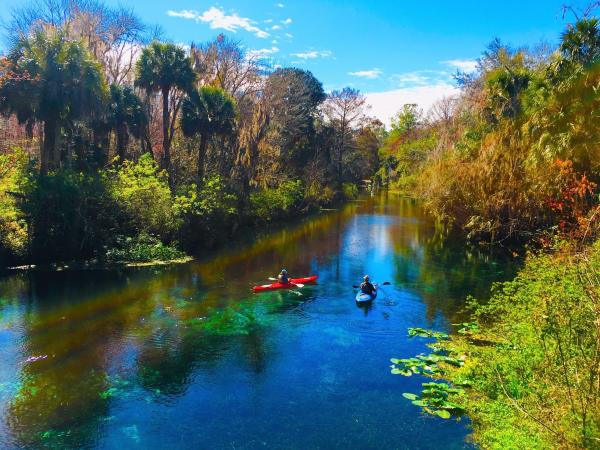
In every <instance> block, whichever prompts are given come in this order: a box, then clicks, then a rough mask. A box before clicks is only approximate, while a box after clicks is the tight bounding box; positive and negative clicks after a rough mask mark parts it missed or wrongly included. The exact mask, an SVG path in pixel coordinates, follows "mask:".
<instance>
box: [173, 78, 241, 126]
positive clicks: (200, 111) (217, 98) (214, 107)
mask: <svg viewBox="0 0 600 450" xmlns="http://www.w3.org/2000/svg"><path fill="white" fill-rule="evenodd" d="M181 113H182V115H181V129H182V130H183V133H184V134H185V135H187V136H194V135H196V134H203V135H207V136H210V135H213V134H226V133H230V132H231V131H232V129H233V127H234V125H235V116H236V104H235V100H234V99H233V97H231V96H230V95H229V94H228V93H227V92H225V91H224V90H223V89H221V88H218V87H214V86H202V87H201V88H200V89H198V90H197V91H196V90H194V91H192V92H191V93H190V94H189V95H188V97H187V98H186V99H185V100H184V101H183V105H182V107H181Z"/></svg>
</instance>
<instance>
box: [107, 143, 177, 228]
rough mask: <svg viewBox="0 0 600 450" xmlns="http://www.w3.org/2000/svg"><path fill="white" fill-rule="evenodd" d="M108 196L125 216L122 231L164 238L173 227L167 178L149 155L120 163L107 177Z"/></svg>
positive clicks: (172, 202) (172, 212) (174, 226)
mask: <svg viewBox="0 0 600 450" xmlns="http://www.w3.org/2000/svg"><path fill="white" fill-rule="evenodd" d="M110 177H111V193H112V197H113V198H114V200H115V201H116V202H117V203H118V204H119V208H121V209H122V210H123V212H124V214H125V217H126V220H127V226H126V230H125V231H129V232H130V233H131V234H137V233H147V234H152V235H156V236H159V237H161V238H163V239H164V238H167V237H169V236H171V235H172V233H173V232H174V231H175V229H176V227H177V220H176V218H177V216H176V212H175V210H174V201H173V197H172V196H171V191H170V189H169V183H168V177H167V174H166V172H165V171H163V170H160V169H159V168H158V166H157V164H156V162H155V161H154V159H153V158H152V156H151V155H150V154H149V153H146V154H144V155H142V156H141V157H140V159H139V160H138V161H137V162H134V161H128V160H126V161H124V162H123V164H122V165H120V166H119V167H117V168H116V169H113V170H112V171H111V173H110Z"/></svg>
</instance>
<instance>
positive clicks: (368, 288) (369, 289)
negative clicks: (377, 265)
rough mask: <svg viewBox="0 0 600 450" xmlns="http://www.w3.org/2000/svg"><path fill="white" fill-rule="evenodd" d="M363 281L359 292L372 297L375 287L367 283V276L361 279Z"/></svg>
mask: <svg viewBox="0 0 600 450" xmlns="http://www.w3.org/2000/svg"><path fill="white" fill-rule="evenodd" d="M363 280H364V281H363V282H362V283H361V285H360V291H361V292H362V293H363V294H367V295H373V293H374V292H375V286H373V285H372V284H371V282H370V281H369V275H365V276H364V277H363Z"/></svg>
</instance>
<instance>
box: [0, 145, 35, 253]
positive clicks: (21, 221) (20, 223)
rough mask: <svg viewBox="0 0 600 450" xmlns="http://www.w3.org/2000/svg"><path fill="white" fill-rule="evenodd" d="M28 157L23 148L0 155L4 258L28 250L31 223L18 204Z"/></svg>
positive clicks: (0, 250) (0, 245) (0, 241)
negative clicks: (28, 227)
mask: <svg viewBox="0 0 600 450" xmlns="http://www.w3.org/2000/svg"><path fill="white" fill-rule="evenodd" d="M27 169H28V158H27V154H26V153H25V152H24V151H23V150H21V149H15V150H14V152H13V153H9V154H5V155H0V261H3V262H8V261H13V262H14V261H15V260H17V258H22V257H23V256H25V253H26V251H27V232H28V230H27V223H26V221H25V218H24V217H23V214H22V212H21V211H20V209H19V207H18V196H19V195H20V194H21V192H20V189H19V188H20V185H21V184H22V179H23V177H25V176H26V175H27Z"/></svg>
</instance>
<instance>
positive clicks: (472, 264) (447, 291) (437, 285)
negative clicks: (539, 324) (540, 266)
mask: <svg viewBox="0 0 600 450" xmlns="http://www.w3.org/2000/svg"><path fill="white" fill-rule="evenodd" d="M405 208H409V209H411V211H405V212H404V214H408V217H423V218H424V213H423V211H422V209H420V208H419V207H418V206H416V205H413V206H412V207H411V206H410V205H407V206H405ZM424 219H425V218H424ZM425 220H426V219H425ZM389 232H390V239H391V241H392V242H393V245H394V251H395V257H394V264H395V268H396V280H395V282H396V283H397V284H398V286H403V287H405V288H407V289H409V290H413V291H415V292H416V293H417V294H418V295H419V297H421V298H422V299H423V301H424V303H425V305H426V306H427V310H426V317H427V320H429V321H433V320H434V319H435V317H436V316H437V315H438V314H440V313H441V314H442V315H443V316H444V317H446V318H448V319H449V320H450V321H455V320H460V319H461V318H464V317H465V315H464V312H463V311H462V307H463V305H464V304H465V299H466V298H467V296H468V295H472V296H474V297H476V298H479V299H486V298H487V297H489V292H490V287H491V285H492V283H493V282H495V281H499V280H503V279H507V278H509V277H510V276H511V275H512V274H514V273H515V271H516V269H517V267H518V261H516V260H514V259H512V258H511V257H510V256H509V254H508V252H504V251H501V250H496V251H495V252H494V251H493V250H491V249H478V248H475V247H473V246H469V245H468V244H467V243H466V242H465V240H464V239H463V238H461V237H460V236H456V235H452V234H449V233H448V231H447V230H446V229H445V228H444V227H443V226H441V225H439V224H435V223H433V222H431V221H429V220H426V221H425V225H424V224H423V223H421V224H417V223H411V222H407V223H401V224H399V225H395V226H393V227H390V229H389ZM486 250H488V251H486Z"/></svg>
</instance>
